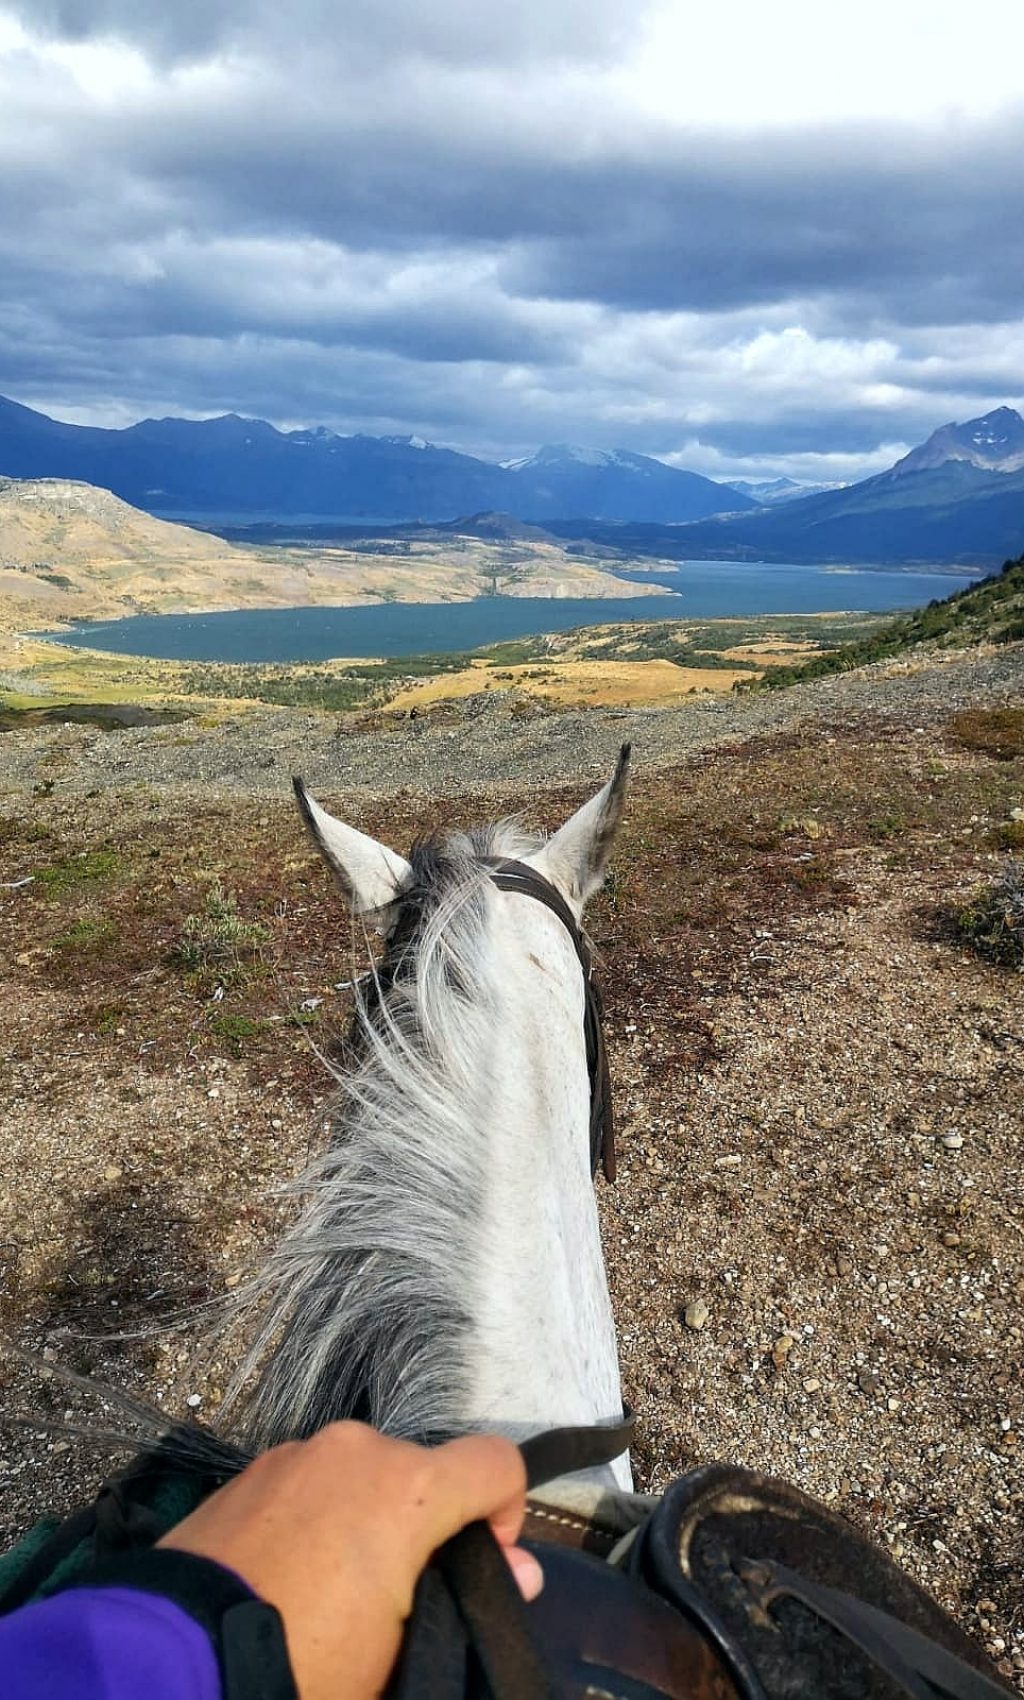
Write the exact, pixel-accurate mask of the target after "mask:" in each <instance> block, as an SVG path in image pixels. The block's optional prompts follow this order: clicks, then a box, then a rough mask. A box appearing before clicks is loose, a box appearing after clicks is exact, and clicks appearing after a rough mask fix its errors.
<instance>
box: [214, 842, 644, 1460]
mask: <svg viewBox="0 0 1024 1700" xmlns="http://www.w3.org/2000/svg"><path fill="white" fill-rule="evenodd" d="M488 848H490V846H489V847H488ZM364 1025H365V1036H364V1037H365V1054H364V1056H363V1059H362V1062H361V1063H360V1064H359V1066H358V1067H357V1068H356V1069H355V1071H354V1072H353V1073H352V1074H350V1075H349V1076H347V1077H346V1079H345V1081H344V1096H345V1100H346V1101H345V1104H344V1113H343V1116H342V1121H341V1123H340V1126H339V1129H338V1135H337V1137H336V1138H335V1139H334V1140H333V1141H332V1143H331V1145H330V1146H329V1147H328V1149H327V1150H326V1152H324V1153H323V1154H322V1156H321V1157H320V1158H319V1159H317V1161H316V1162H315V1163H314V1164H313V1166H312V1168H311V1169H310V1171H309V1172H308V1173H307V1175H306V1176H305V1177H304V1179H303V1181H302V1183H300V1184H301V1187H302V1190H303V1191H304V1193H305V1196H306V1204H305V1208H304V1210H303V1212H302V1214H301V1215H300V1217H299V1218H298V1220H297V1222H296V1223H295V1225H294V1227H293V1228H292V1229H291V1230H290V1231H289V1232H288V1233H287V1234H286V1235H285V1237H284V1239H283V1240H282V1241H281V1242H280V1243H279V1244H278V1245H277V1246H275V1247H274V1248H273V1250H272V1251H271V1253H270V1256H269V1257H268V1260H267V1263H266V1265H265V1266H264V1269H263V1270H262V1271H261V1273H260V1275H259V1277H258V1278H257V1280H256V1281H255V1282H254V1283H253V1288H252V1290H251V1292H250V1294H249V1295H248V1297H249V1299H250V1302H251V1303H253V1304H254V1305H255V1307H256V1309H257V1314H258V1316H259V1322H258V1326H257V1330H256V1337H255V1339H254V1341H253V1344H252V1348H251V1350H250V1352H249V1354H248V1356H247V1358H246V1360H245V1362H244V1363H243V1365H242V1367H241V1369H240V1371H239V1373H238V1376H237V1377H236V1380H235V1383H234V1386H233V1389H232V1395H233V1394H234V1392H235V1390H236V1389H240V1388H241V1387H243V1386H244V1384H245V1382H246V1379H247V1377H248V1376H249V1374H250V1373H251V1372H252V1371H253V1370H254V1369H255V1368H256V1367H257V1366H258V1365H260V1364H262V1369H261V1370H260V1374H259V1377H258V1380H257V1382H256V1385H255V1388H254V1390H253V1393H252V1396H251V1399H250V1400H249V1405H248V1425H247V1426H248V1433H249V1437H250V1439H251V1440H252V1441H253V1442H254V1443H255V1444H257V1445H272V1444H275V1443H276V1442H278V1441H281V1440H285V1439H288V1438H291V1437H293V1436H296V1435H302V1434H308V1433H312V1432H314V1431H315V1430H316V1429H317V1428H319V1427H321V1426H322V1425H323V1424H324V1423H325V1422H329V1421H332V1420H335V1419H337V1418H342V1417H351V1416H358V1417H361V1418H363V1419H364V1420H367V1421H370V1422H372V1423H373V1424H374V1425H375V1426H377V1427H379V1428H382V1429H384V1430H387V1431H389V1432H392V1433H396V1434H403V1435H407V1436H410V1437H412V1438H424V1437H426V1436H429V1435H431V1434H436V1433H438V1432H445V1431H447V1432H452V1431H459V1430H465V1429H470V1430H472V1429H480V1428H486V1429H491V1430H496V1431H498V1432H501V1433H506V1434H508V1435H509V1436H510V1437H511V1438H513V1439H521V1438H523V1437H524V1436H525V1435H527V1434H529V1433H532V1432H535V1431H536V1430H538V1429H541V1428H548V1427H553V1426H556V1425H561V1424H565V1423H588V1422H596V1421H601V1420H608V1419H610V1418H614V1419H617V1418H618V1416H619V1414H620V1411H621V1399H620V1393H619V1377H618V1367H617V1361H616V1349H615V1333H614V1327H613V1323H612V1318H611V1309H610V1303H609V1298H608V1289H607V1282H606V1279H605V1273H604V1266H603V1261H602V1257H601V1246H600V1237H599V1232H598V1223H597V1210H596V1205H595V1200H594V1192H593V1187H592V1184H591V1180H590V1174H589V1082H588V1077H587V1067H586V1054H585V1041H584V1036H583V984H582V977H581V973H580V967H579V963H578V961H577V958H576V955H575V951H574V949H573V947H572V943H571V941H570V938H569V935H568V933H567V931H566V929H565V928H564V926H563V925H562V924H561V922H559V921H558V920H557V919H556V918H555V916H553V915H552V914H551V913H550V912H549V911H548V910H547V909H545V908H544V906H543V905H541V904H539V903H537V902H536V901H534V900H531V899H530V898H528V897H525V896H522V895H518V894H510V893H503V892H499V891H497V890H496V889H495V887H494V885H493V884H492V883H491V881H490V880H489V879H488V878H487V877H486V875H485V874H484V873H483V872H482V870H481V869H480V866H479V863H476V862H474V860H473V858H472V857H471V856H468V855H467V856H466V857H465V860H464V864H463V866H462V867H461V870H460V869H458V868H457V869H456V870H455V876H454V878H453V879H452V880H451V889H450V890H448V891H447V892H444V891H443V892H442V898H441V901H440V902H439V903H438V905H437V906H436V907H435V909H434V910H432V911H431V913H430V916H429V919H428V922H427V925H426V928H425V930H424V932H423V934H422V936H420V937H419V938H418V941H417V944H416V957H415V961H414V963H413V965H412V972H411V973H409V974H403V975H402V977H401V978H400V979H399V980H397V981H396V983H395V984H394V985H393V986H392V988H391V989H390V991H387V992H386V993H385V996H384V998H383V1000H382V1002H381V1004H380V1006H379V1007H378V1009H377V1011H376V1014H375V1015H372V1016H371V1017H370V1018H368V1020H367V1021H366V1023H365V1024H364ZM612 1477H613V1478H614V1479H615V1480H617V1481H618V1482H619V1483H620V1484H621V1485H628V1471H627V1470H625V1469H624V1467H621V1466H620V1467H619V1468H617V1469H615V1470H614V1471H613V1472H612ZM603 1479H605V1480H609V1479H610V1478H609V1475H608V1473H607V1472H605V1473H604V1477H603Z"/></svg>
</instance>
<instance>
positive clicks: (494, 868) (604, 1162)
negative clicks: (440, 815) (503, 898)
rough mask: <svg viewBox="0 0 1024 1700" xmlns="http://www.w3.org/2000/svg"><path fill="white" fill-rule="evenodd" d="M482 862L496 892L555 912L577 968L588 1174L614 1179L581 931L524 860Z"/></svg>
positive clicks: (600, 1027)
mask: <svg viewBox="0 0 1024 1700" xmlns="http://www.w3.org/2000/svg"><path fill="white" fill-rule="evenodd" d="M481 861H482V862H483V865H484V867H485V868H487V870H488V872H489V873H490V876H491V879H492V880H493V882H494V884H495V885H496V886H497V887H498V888H499V890H501V891H511V892H518V893H519V894H520V895H521V896H523V897H532V898H534V899H535V900H536V901H537V902H538V903H543V904H544V906H545V908H547V909H550V910H551V913H552V914H553V915H557V917H558V919H559V920H560V921H561V923H562V925H563V927H564V928H565V930H566V932H567V933H568V934H569V937H570V938H571V939H572V943H573V949H574V950H575V952H576V955H577V957H578V959H579V964H580V967H581V968H582V970H583V1036H584V1039H585V1040H586V1047H587V1074H588V1076H589V1078H590V1173H591V1175H596V1173H597V1166H598V1164H599V1163H600V1165H601V1168H602V1169H603V1171H604V1178H605V1180H606V1181H614V1179H615V1175H616V1167H617V1166H616V1162H615V1122H614V1116H613V1113H612V1088H611V1079H610V1076H609V1073H608V1052H607V1048H606V1046H605V1042H604V1001H603V999H602V997H601V988H600V986H599V985H598V982H597V979H596V977H595V975H594V961H593V957H592V956H591V953H590V946H589V945H588V943H587V940H586V938H585V936H584V933H583V929H582V927H581V926H580V924H579V922H578V921H577V919H576V917H575V915H574V914H573V912H572V910H571V909H570V908H569V905H568V903H567V902H566V901H565V898H564V897H563V896H562V893H561V892H560V891H559V890H558V889H557V888H556V887H555V886H554V885H552V883H551V881H550V880H547V879H545V878H544V875H543V874H539V873H538V872H537V870H536V868H531V867H530V866H529V865H528V864H527V863H526V862H516V861H513V860H506V859H505V858H504V857H502V856H484V857H482V858H481Z"/></svg>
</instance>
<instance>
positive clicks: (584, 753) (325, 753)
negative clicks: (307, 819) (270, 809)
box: [0, 645, 1024, 796]
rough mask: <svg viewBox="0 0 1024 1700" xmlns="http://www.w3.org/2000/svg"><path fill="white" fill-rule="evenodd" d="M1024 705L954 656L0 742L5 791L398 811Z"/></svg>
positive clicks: (62, 731)
mask: <svg viewBox="0 0 1024 1700" xmlns="http://www.w3.org/2000/svg"><path fill="white" fill-rule="evenodd" d="M1022 691H1024V647H1022V646H1020V645H1015V646H1013V647H1008V648H1003V649H1000V650H997V651H995V652H994V653H988V654H982V655H979V654H977V653H976V652H970V653H968V654H957V653H956V652H950V653H949V654H948V655H946V656H943V657H942V659H941V661H936V662H933V663H931V664H923V663H922V662H920V661H910V662H899V663H882V664H879V665H877V666H875V667H871V668H866V669H864V670H863V671H862V672H860V673H857V674H845V675H841V676H837V677H834V678H828V679H818V680H814V681H812V682H810V683H808V684H805V685H799V686H796V687H795V688H793V689H792V690H788V691H779V692H776V693H764V694H763V695H738V696H736V697H730V698H729V699H727V700H726V701H724V702H723V701H722V700H720V699H714V700H713V699H710V698H705V699H700V698H698V699H697V700H695V702H694V703H693V705H692V706H690V705H687V706H686V707H684V708H679V709H648V710H636V709H633V710H616V711H614V712H609V711H605V712H602V711H600V710H590V711H587V712H584V713H569V714H560V713H552V714H544V713H543V712H541V713H538V712H537V709H536V705H534V704H524V703H523V702H522V700H521V699H515V698H509V697H505V696H504V694H503V693H500V692H495V693H493V697H494V698H495V699H496V700H492V698H491V696H490V695H488V696H483V697H478V698H472V699H469V701H468V703H464V704H460V705H457V706H456V707H454V708H453V709H452V710H451V711H450V712H449V713H445V712H444V711H443V710H442V711H440V712H438V713H437V714H435V715H433V716H429V717H428V716H423V717H419V718H416V719H409V718H407V717H403V718H401V719H394V718H390V717H389V716H388V715H387V714H386V713H385V714H382V715H380V716H377V717H375V721H374V724H373V726H372V727H371V728H370V729H368V730H365V731H360V730H358V726H359V721H358V718H355V719H349V718H345V719H339V718H338V717H337V716H335V715H329V714H310V713H305V712H297V711H292V710H282V709H277V710H274V711H272V712H268V711H265V710H260V709H254V710H252V711H251V712H249V713H245V714H243V715H240V716H238V717H237V718H235V719H229V720H226V721H223V722H221V723H220V724H219V725H217V726H216V727H207V726H198V725H196V724H194V723H193V724H192V725H184V726H182V725H177V726H165V727H156V728H153V727H147V728H139V729H135V730H126V731H121V732H118V733H116V734H112V733H108V732H102V731H97V730H94V729H91V728H89V727H82V726H72V725H70V724H69V725H66V726H60V727H42V728H38V729H35V730H31V731H24V732H14V733H10V732H9V733H6V734H2V735H0V788H2V789H4V790H9V791H12V792H15V793H16V792H17V791H19V790H22V791H23V790H31V788H32V786H33V785H38V784H40V783H46V782H51V783H52V784H53V785H54V786H59V787H60V789H61V790H62V791H64V790H71V791H89V790H92V789H95V788H97V787H106V786H110V785H111V784H114V785H117V786H126V785H133V784H137V785H155V786H159V787H164V786H167V787H173V788H174V789H177V790H181V791H183V792H186V793H188V794H192V795H206V796H210V795H213V796H225V795H227V796H230V795H245V796H250V795H254V794H267V795H270V794H278V795H279V794H280V793H281V791H282V789H283V788H284V787H285V786H286V784H287V780H288V775H289V774H291V773H295V772H301V773H302V774H303V776H304V777H305V779H306V781H307V783H308V784H309V785H311V786H313V787H320V788H321V789H324V788H327V789H335V790H336V789H337V788H338V787H339V786H343V787H344V789H345V791H346V792H347V793H348V794H353V795H359V794H360V793H362V794H364V795H370V796H393V795H394V794H395V793H396V792H397V791H399V790H400V789H402V788H404V789H406V790H409V791H412V792H419V793H425V794H431V793H437V792H438V791H442V792H443V793H444V794H445V795H455V794H459V793H472V792H474V791H485V792H487V793H488V794H489V795H496V794H498V793H500V792H501V791H503V790H504V791H508V792H511V793H514V794H521V792H522V791H523V788H524V787H530V786H533V785H542V786H553V785H558V784H563V783H567V782H570V781H572V780H573V779H576V778H577V777H579V776H581V775H585V774H587V773H590V772H596V771H598V770H603V769H605V768H607V767H608V766H609V765H610V764H613V763H614V759H615V755H616V753H617V751H618V747H619V745H620V744H621V743H622V742H623V741H624V740H626V739H630V738H631V739H632V740H633V741H634V744H635V746H636V754H637V758H638V760H639V761H642V763H643V765H644V768H645V770H646V771H652V770H653V769H655V768H657V767H663V766H666V765H670V764H671V763H673V762H676V761H678V760H679V759H680V758H681V757H682V756H684V755H686V754H687V753H688V752H691V751H699V750H706V749H712V748H714V747H715V746H716V745H719V744H722V743H727V742H729V741H731V740H733V739H736V738H751V737H758V736H761V735H763V734H765V733H772V732H777V731H780V730H782V729H784V728H789V727H793V726H797V725H799V724H801V723H802V722H804V721H806V720H816V721H824V722H831V721H836V722H839V723H842V722H843V721H844V720H846V719H849V718H850V717H851V716H856V715H861V714H865V713H870V714H872V715H874V716H877V717H878V718H879V719H880V720H881V721H884V722H888V723H890V724H892V725H893V726H905V725H915V724H917V723H918V722H924V723H929V722H930V721H933V720H934V719H935V718H936V717H937V716H941V715H948V714H949V713H951V712H952V711H953V710H954V709H955V708H957V707H958V706H966V705H968V704H977V703H980V702H988V701H1004V700H1009V699H1011V698H1013V697H1018V696H1019V695H1020V694H1021V693H1022Z"/></svg>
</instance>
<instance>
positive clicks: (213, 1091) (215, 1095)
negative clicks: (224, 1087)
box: [206, 1086, 220, 1098]
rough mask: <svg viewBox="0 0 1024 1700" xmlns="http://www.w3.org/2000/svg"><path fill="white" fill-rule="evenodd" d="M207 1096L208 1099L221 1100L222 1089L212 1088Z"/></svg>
mask: <svg viewBox="0 0 1024 1700" xmlns="http://www.w3.org/2000/svg"><path fill="white" fill-rule="evenodd" d="M206 1096H207V1097H208V1098H219V1097H220V1087H219V1086H211V1087H210V1090H209V1092H207V1094H206Z"/></svg>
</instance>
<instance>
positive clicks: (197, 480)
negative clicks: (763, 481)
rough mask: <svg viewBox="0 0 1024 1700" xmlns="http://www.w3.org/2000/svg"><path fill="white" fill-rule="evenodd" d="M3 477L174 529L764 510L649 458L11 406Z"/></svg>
mask: <svg viewBox="0 0 1024 1700" xmlns="http://www.w3.org/2000/svg"><path fill="white" fill-rule="evenodd" d="M0 476H7V477H8V478H70V479H75V480H78V481H80V482H85V483H87V484H97V485H100V486H101V487H102V488H103V489H105V490H112V491H113V492H114V494H115V495H117V496H120V497H121V498H122V500H124V501H126V502H131V503H132V504H133V506H135V507H139V508H145V509H146V510H147V511H148V512H150V513H154V514H157V515H159V516H161V517H164V518H174V519H189V520H200V521H202V522H204V523H209V524H216V523H217V522H218V521H222V522H233V523H235V524H239V523H244V522H245V521H246V520H247V519H251V520H254V521H257V520H260V519H270V520H274V519H281V520H288V519H295V520H302V519H306V520H311V521H313V520H316V519H328V520H351V521H357V522H358V521H365V522H367V523H374V522H380V521H384V522H395V521H398V522H401V521H407V520H423V521H427V522H429V521H432V520H451V519H455V518H457V517H458V516H459V515H461V514H467V513H479V512H488V511H489V512H495V511H500V512H502V513H508V514H512V515H514V516H515V517H516V518H517V519H525V520H535V521H536V520H540V521H543V520H546V519H567V518H572V517H574V516H576V515H580V516H583V517H587V518H590V517H593V518H596V519H607V520H636V519H644V520H655V521H659V522H661V523H669V524H675V523H678V522H680V521H682V520H691V519H703V518H705V517H707V516H708V515H710V514H716V513H723V512H726V511H730V512H735V510H736V509H737V508H752V507H754V505H755V504H754V503H753V501H751V499H750V498H749V497H747V496H743V495H739V494H737V493H736V492H735V491H733V490H729V489H726V487H725V486H724V485H721V484H715V483H713V482H712V480H711V479H710V478H701V477H700V476H699V475H698V474H697V473H695V472H682V471H678V470H677V469H676V468H675V467H671V466H666V465H665V464H664V462H663V461H660V460H652V459H651V458H650V457H648V456H646V455H635V454H629V453H627V452H625V451H615V450H588V449H574V448H570V447H568V446H567V445H561V444H550V445H548V446H546V447H545V448H542V449H539V450H538V451H537V453H536V454H534V455H531V456H529V457H528V458H527V459H525V460H519V461H512V462H509V463H508V464H506V465H504V466H498V465H495V464H494V463H493V462H491V461H485V460H478V459H477V458H476V457H475V456H474V455H466V454H459V453H458V452H457V451H456V450H454V449H445V448H439V447H438V446H437V445H436V444H435V443H428V442H425V441H424V439H423V438H422V437H366V436H355V437H342V436H338V435H337V434H336V433H335V432H333V431H328V430H326V429H324V428H323V427H318V428H317V429H314V430H310V431H278V430H277V428H276V427H275V426H273V425H268V424H267V423H266V421H265V420H262V419H241V418H239V416H238V415H237V414H234V413H228V414H224V415H222V416H221V417H220V418H218V419H202V420H194V419H143V420H141V421H140V422H139V424H137V425H129V426H126V427H124V428H123V429H121V430H116V431H115V430H104V429H101V428H99V427H96V426H86V425H67V424H62V423H61V422H60V421H59V420H55V419H50V418H48V417H47V416H46V414H43V413H36V412H34V411H33V410H32V409H31V408H28V407H22V406H21V405H20V404H19V403H17V402H13V401H8V400H6V399H5V398H2V397H0Z"/></svg>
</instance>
